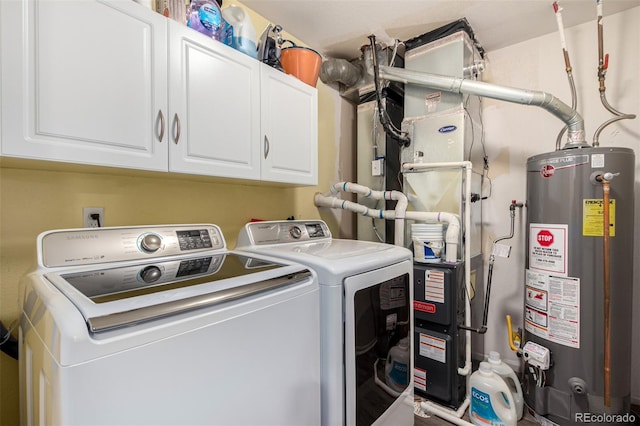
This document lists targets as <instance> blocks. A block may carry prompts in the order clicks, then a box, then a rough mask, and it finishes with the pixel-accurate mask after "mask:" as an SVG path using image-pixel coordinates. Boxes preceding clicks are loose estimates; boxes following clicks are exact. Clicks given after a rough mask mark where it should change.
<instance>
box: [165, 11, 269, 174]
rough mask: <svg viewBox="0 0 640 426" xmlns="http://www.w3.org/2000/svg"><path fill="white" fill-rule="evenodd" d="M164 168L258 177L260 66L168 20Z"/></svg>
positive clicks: (177, 170) (199, 172)
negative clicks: (166, 155)
mask: <svg viewBox="0 0 640 426" xmlns="http://www.w3.org/2000/svg"><path fill="white" fill-rule="evenodd" d="M169 43H170V46H169V64H170V66H169V91H170V92H169V99H170V105H169V112H170V123H171V124H170V155H169V170H170V171H175V172H182V173H195V174H201V175H214V176H223V177H231V178H243V179H260V145H259V143H258V141H259V139H260V67H259V65H260V63H259V62H258V61H256V60H254V59H252V58H250V57H249V56H247V55H245V54H243V53H240V52H238V51H237V50H234V49H232V48H230V47H228V46H225V45H223V44H222V43H218V42H216V41H212V40H210V39H208V38H207V37H205V36H204V35H202V34H200V33H198V32H196V31H194V30H192V29H190V28H188V27H186V26H184V25H181V24H179V23H177V22H174V21H169Z"/></svg>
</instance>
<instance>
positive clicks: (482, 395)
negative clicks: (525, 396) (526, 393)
mask: <svg viewBox="0 0 640 426" xmlns="http://www.w3.org/2000/svg"><path fill="white" fill-rule="evenodd" d="M469 387H470V388H471V407H470V410H469V418H470V420H471V423H473V424H474V425H480V426H489V425H491V426H516V423H517V422H518V419H517V415H516V403H515V401H514V399H513V396H512V395H511V391H510V390H509V387H508V386H507V384H506V383H505V381H504V380H502V378H501V377H500V376H498V375H497V374H496V373H494V372H493V370H492V369H491V364H489V363H488V362H481V363H480V369H478V370H477V371H475V372H474V373H473V374H472V375H471V378H470V379H469Z"/></svg>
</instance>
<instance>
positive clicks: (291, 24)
mask: <svg viewBox="0 0 640 426" xmlns="http://www.w3.org/2000/svg"><path fill="white" fill-rule="evenodd" d="M241 2H242V3H244V4H245V5H246V6H248V7H249V8H251V9H253V10H254V11H256V12H257V13H259V14H260V15H262V16H263V17H265V18H266V19H268V20H269V21H270V22H272V23H274V24H280V25H281V26H282V27H283V29H284V30H285V31H287V32H288V33H290V34H292V35H293V36H295V37H296V38H298V39H299V40H301V41H302V42H304V43H305V44H307V45H308V46H309V47H311V48H313V49H316V50H317V51H318V52H320V53H322V54H323V55H324V56H328V57H334V58H343V59H353V58H356V57H358V56H359V54H360V47H361V46H362V45H364V44H367V43H368V39H367V36H368V35H370V34H372V33H373V34H375V35H376V36H377V39H378V41H383V42H384V41H386V42H387V44H390V42H391V41H392V40H393V39H398V40H401V41H405V40H408V39H410V38H413V37H415V36H418V35H421V34H424V33H426V32H429V31H431V30H433V29H436V28H439V27H441V26H442V25H445V24H448V23H451V22H453V21H457V20H458V19H461V18H466V19H467V20H468V21H469V24H470V25H471V28H472V29H473V31H474V32H475V35H476V38H477V40H478V42H479V43H480V45H481V46H482V47H483V48H484V50H486V51H489V52H490V51H492V50H495V49H499V48H501V47H505V46H508V45H511V44H515V43H518V42H521V41H524V40H527V39H530V38H533V37H538V36H541V35H543V34H547V33H551V32H554V31H557V30H558V26H557V22H556V19H555V16H554V12H553V1H552V0H413V1H407V0H368V1H360V0H241ZM558 3H559V5H560V7H561V8H562V20H563V22H564V26H565V27H571V26H574V25H578V24H581V23H584V22H588V21H592V20H595V19H596V2H595V1H594V0H562V1H559V2H558ZM601 4H602V6H603V11H604V16H605V18H606V16H607V15H611V14H613V13H617V12H620V11H623V10H626V9H630V8H632V7H636V6H640V0H602V3H601ZM603 22H604V25H605V28H606V19H605V20H604V21H603ZM262 30H263V29H262V28H260V29H259V28H256V32H257V33H258V34H260V33H261V32H262ZM594 31H596V28H594ZM385 39H386V40H385Z"/></svg>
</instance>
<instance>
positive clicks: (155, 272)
mask: <svg viewBox="0 0 640 426" xmlns="http://www.w3.org/2000/svg"><path fill="white" fill-rule="evenodd" d="M160 277H162V271H161V270H160V268H158V267H157V266H154V265H151V266H147V267H146V268H144V269H143V270H142V271H140V278H141V279H142V281H144V282H145V283H147V284H151V283H154V282H156V281H158V280H159V279H160Z"/></svg>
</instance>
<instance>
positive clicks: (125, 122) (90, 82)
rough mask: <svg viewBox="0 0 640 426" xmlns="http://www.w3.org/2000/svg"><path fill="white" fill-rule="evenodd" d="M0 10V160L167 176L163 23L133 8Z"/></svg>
mask: <svg viewBox="0 0 640 426" xmlns="http://www.w3.org/2000/svg"><path fill="white" fill-rule="evenodd" d="M0 3H1V5H0V7H1V13H0V15H1V28H2V29H1V31H2V33H1V40H2V46H1V47H2V145H1V146H2V154H3V155H7V156H17V157H23V158H34V159H44V160H55V161H67V162H74V163H83V164H97V165H106V166H116V167H129V168H137V169H146V170H166V167H167V166H166V165H167V156H168V153H167V151H168V150H167V147H166V135H162V136H163V140H162V141H160V136H161V134H162V124H163V123H164V122H166V119H167V117H166V114H167V96H166V87H167V67H166V63H167V53H166V52H167V49H166V45H167V32H166V28H167V27H166V19H165V18H164V17H163V16H160V15H158V14H153V13H149V11H148V10H145V9H144V8H142V7H140V6H139V5H137V4H135V3H134V2H131V1H129V2H125V1H52V0H32V1H24V2H21V1H15V0H10V1H4V0H3V1H1V2H0ZM165 133H166V132H165Z"/></svg>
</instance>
